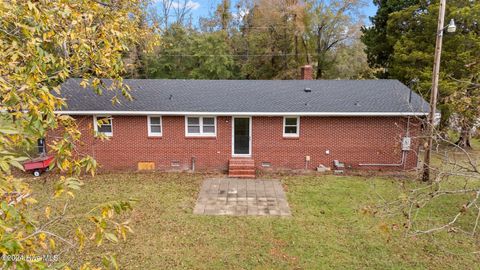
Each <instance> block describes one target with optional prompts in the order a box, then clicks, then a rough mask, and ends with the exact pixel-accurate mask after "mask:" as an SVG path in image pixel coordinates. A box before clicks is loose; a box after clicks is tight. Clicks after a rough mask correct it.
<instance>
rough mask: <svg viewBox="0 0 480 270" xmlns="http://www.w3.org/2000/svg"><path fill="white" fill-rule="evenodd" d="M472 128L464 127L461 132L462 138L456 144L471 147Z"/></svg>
mask: <svg viewBox="0 0 480 270" xmlns="http://www.w3.org/2000/svg"><path fill="white" fill-rule="evenodd" d="M470 131H471V129H470V128H469V127H465V126H463V127H462V131H461V132H460V138H458V141H457V142H456V143H455V144H456V145H458V146H460V147H461V148H467V149H471V148H472V145H471V144H470V137H471V134H470Z"/></svg>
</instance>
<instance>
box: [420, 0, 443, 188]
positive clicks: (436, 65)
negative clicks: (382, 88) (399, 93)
mask: <svg viewBox="0 0 480 270" xmlns="http://www.w3.org/2000/svg"><path fill="white" fill-rule="evenodd" d="M445 6H446V0H440V11H439V13H438V26H437V35H436V36H437V40H436V43H435V59H434V62H433V78H432V92H431V93H430V113H429V114H428V122H427V125H428V126H427V132H428V133H427V136H428V137H427V147H426V149H425V158H424V160H423V176H422V180H423V181H430V159H431V157H432V144H433V136H434V134H433V132H434V128H435V126H434V125H435V114H436V110H437V96H438V79H439V76H440V57H441V54H442V40H443V29H444V27H443V25H444V20H445Z"/></svg>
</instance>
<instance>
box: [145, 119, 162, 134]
mask: <svg viewBox="0 0 480 270" xmlns="http://www.w3.org/2000/svg"><path fill="white" fill-rule="evenodd" d="M151 117H155V118H157V117H158V118H160V133H158V132H152V130H151V121H150V118H151ZM147 130H148V137H162V135H163V121H162V116H161V115H149V116H147Z"/></svg>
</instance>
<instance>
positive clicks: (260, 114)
mask: <svg viewBox="0 0 480 270" xmlns="http://www.w3.org/2000/svg"><path fill="white" fill-rule="evenodd" d="M55 113H56V114H66V115H131V116H135V115H180V116H183V115H212V116H383V117H387V116H425V115H427V114H428V112H183V111H182V112H180V111H67V110H65V111H55Z"/></svg>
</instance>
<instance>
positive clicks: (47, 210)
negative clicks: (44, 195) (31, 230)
mask: <svg viewBox="0 0 480 270" xmlns="http://www.w3.org/2000/svg"><path fill="white" fill-rule="evenodd" d="M51 212H52V209H51V208H50V206H47V207H45V216H46V217H47V219H50V213H51Z"/></svg>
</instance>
